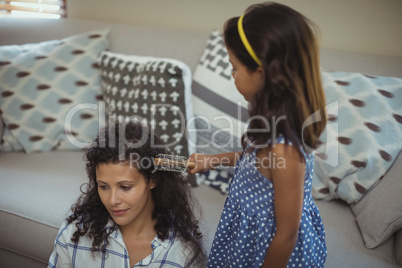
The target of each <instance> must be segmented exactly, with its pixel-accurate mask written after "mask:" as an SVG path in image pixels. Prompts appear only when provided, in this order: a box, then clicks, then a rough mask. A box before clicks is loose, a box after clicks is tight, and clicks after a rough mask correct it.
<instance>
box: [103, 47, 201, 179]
mask: <svg viewBox="0 0 402 268" xmlns="http://www.w3.org/2000/svg"><path fill="white" fill-rule="evenodd" d="M98 65H99V66H100V70H101V77H102V91H103V96H104V100H105V105H106V111H107V113H108V121H115V120H116V119H117V120H118V121H120V122H121V121H125V120H130V119H131V120H134V121H139V122H143V123H145V124H147V125H148V126H149V127H150V129H151V130H153V131H154V132H155V134H157V135H158V136H159V137H160V138H161V139H162V140H163V142H164V143H165V144H166V145H167V148H168V149H169V150H170V152H171V153H172V154H176V155H183V156H186V157H187V156H189V155H190V154H191V153H193V152H195V149H194V146H193V145H192V144H194V143H195V140H196V136H195V131H191V132H189V131H188V130H187V128H188V127H191V126H192V125H193V124H194V123H191V120H189V119H191V118H192V117H193V107H192V103H191V71H190V69H189V67H188V66H187V65H185V64H184V63H183V62H180V61H177V60H173V59H161V58H153V57H143V56H134V55H133V56H128V55H122V54H117V53H112V52H106V51H105V52H102V53H101V55H100V56H99V58H98ZM191 128H192V129H194V127H191ZM187 137H188V139H187ZM188 179H189V182H190V183H191V184H192V185H193V186H194V185H196V179H195V176H194V175H188Z"/></svg>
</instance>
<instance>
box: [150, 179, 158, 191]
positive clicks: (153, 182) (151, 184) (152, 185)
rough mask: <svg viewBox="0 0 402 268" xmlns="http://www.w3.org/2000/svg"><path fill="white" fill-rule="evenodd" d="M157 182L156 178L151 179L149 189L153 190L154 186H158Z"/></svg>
mask: <svg viewBox="0 0 402 268" xmlns="http://www.w3.org/2000/svg"><path fill="white" fill-rule="evenodd" d="M156 185H157V184H156V182H155V181H154V180H151V181H150V182H149V189H150V190H152V189H153V188H155V187H156Z"/></svg>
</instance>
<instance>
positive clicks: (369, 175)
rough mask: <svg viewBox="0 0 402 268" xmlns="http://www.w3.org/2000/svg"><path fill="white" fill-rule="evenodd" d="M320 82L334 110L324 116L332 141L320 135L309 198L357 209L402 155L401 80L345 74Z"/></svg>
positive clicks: (327, 76)
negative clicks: (339, 202) (357, 205)
mask: <svg viewBox="0 0 402 268" xmlns="http://www.w3.org/2000/svg"><path fill="white" fill-rule="evenodd" d="M322 78H323V84H324V90H325V96H326V101H327V105H333V104H335V106H336V109H334V110H336V113H337V114H335V113H332V112H331V111H328V114H329V122H328V125H327V130H332V135H330V136H333V138H329V139H326V138H325V137H326V135H327V133H326V131H324V133H323V134H322V135H321V140H322V141H323V142H324V143H323V144H322V145H321V146H320V147H319V148H318V151H319V152H321V153H319V154H317V155H316V156H317V157H316V161H315V166H314V178H313V195H314V197H315V198H318V199H326V200H330V199H334V198H340V199H343V200H345V201H346V202H348V203H350V204H352V203H356V202H358V201H359V200H360V199H361V198H362V197H363V196H364V195H365V194H366V193H367V192H368V191H369V190H370V189H371V188H372V187H374V186H375V185H376V183H377V182H378V181H379V179H380V178H381V177H382V176H383V175H384V174H385V173H386V172H387V170H388V169H389V167H390V166H391V165H392V163H393V162H394V160H395V158H396V156H397V155H398V153H399V151H400V150H401V147H402V145H401V137H402V106H401V103H402V79H400V78H391V77H380V76H370V75H364V74H359V73H347V72H323V73H322ZM331 113H332V114H331ZM333 126H335V127H333ZM334 129H335V130H336V132H337V133H334V131H333V130H334ZM331 148H332V149H336V150H332V149H331ZM325 149H326V150H327V153H325ZM334 160H335V161H334ZM333 163H335V164H333Z"/></svg>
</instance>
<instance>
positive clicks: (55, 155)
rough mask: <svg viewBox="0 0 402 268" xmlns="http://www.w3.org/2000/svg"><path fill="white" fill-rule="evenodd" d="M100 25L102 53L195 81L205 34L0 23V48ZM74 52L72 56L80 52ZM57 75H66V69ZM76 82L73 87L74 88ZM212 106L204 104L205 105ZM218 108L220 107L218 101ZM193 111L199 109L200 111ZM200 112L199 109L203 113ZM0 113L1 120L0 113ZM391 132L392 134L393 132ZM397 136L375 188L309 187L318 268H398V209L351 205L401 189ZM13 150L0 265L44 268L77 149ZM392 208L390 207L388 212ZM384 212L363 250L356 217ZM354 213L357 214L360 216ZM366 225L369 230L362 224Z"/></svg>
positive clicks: (214, 190)
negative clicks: (158, 63) (320, 256)
mask: <svg viewBox="0 0 402 268" xmlns="http://www.w3.org/2000/svg"><path fill="white" fill-rule="evenodd" d="M106 28H107V29H108V30H107V31H108V32H107V39H108V44H107V50H108V51H110V52H115V53H121V54H125V55H140V56H141V55H144V56H152V57H161V58H169V59H175V60H178V61H181V62H183V63H185V64H186V65H187V66H188V67H189V70H190V71H191V73H193V74H194V78H196V75H195V72H196V69H197V66H198V65H199V62H200V58H201V57H202V55H203V51H204V50H205V46H206V42H207V40H208V38H209V37H210V33H207V32H197V31H189V30H178V29H169V28H155V27H147V26H139V25H128V24H117V23H110V22H104V21H90V20H78V19H60V20H52V21H49V20H46V19H13V18H1V19H0V36H1V38H0V45H1V46H6V45H21V44H27V43H31V44H33V43H38V42H42V41H48V40H61V39H63V38H66V37H68V36H73V35H78V34H82V33H85V32H90V31H96V30H102V29H106ZM212 30H213V29H211V31H212ZM76 53H77V54H79V53H80V52H76ZM3 56H4V55H2V54H1V50H0V62H2V65H4V60H2V59H1V57H3ZM204 56H205V55H204ZM321 65H322V67H323V69H325V70H329V71H342V72H356V73H365V74H370V75H377V76H384V77H396V78H402V58H396V57H390V56H378V55H368V54H361V53H356V52H346V51H337V50H331V49H324V48H323V49H321ZM222 68H223V67H222ZM64 71H67V72H68V71H69V70H64ZM22 75H23V74H22ZM229 76H230V73H229ZM199 77H200V76H198V78H199ZM0 84H3V81H1V80H0ZM78 84H79V85H80V83H78ZM194 90H195V89H194ZM7 92H8V91H7ZM400 92H401V88H399V93H398V94H399V95H398V96H399V101H400V100H401V98H400ZM10 94H12V93H4V91H3V93H2V96H1V97H2V98H3V99H5V98H6V97H7V95H10ZM71 94H75V93H71ZM77 94H78V93H77ZM99 94H100V93H99ZM197 94H198V93H197ZM394 95H395V94H394ZM40 101H41V100H40V99H35V97H32V98H31V102H32V103H38V105H39V102H40ZM213 101H214V100H211V103H212V102H213ZM40 105H42V106H46V105H47V104H46V103H44V102H41V104H40ZM220 105H222V106H224V105H225V102H222V103H221V104H220ZM24 107H26V106H24ZM1 108H2V109H3V108H5V107H1ZM219 108H224V107H219ZM197 109H200V107H198V108H197ZM201 109H203V108H202V107H201ZM204 109H205V110H207V109H208V108H204ZM395 109H399V111H400V110H401V102H399V107H396V108H395ZM2 116H4V117H5V116H6V114H5V112H4V111H2ZM32 120H33V119H32ZM0 128H1V132H0V133H1V135H3V134H4V132H5V131H6V130H7V129H5V126H4V123H3V122H2V123H1V124H0ZM4 135H5V134H4ZM397 135H400V134H398V133H397ZM31 138H32V137H31ZM401 138H402V137H401V136H399V137H398V136H397V137H396V138H394V140H395V142H396V143H397V146H396V148H397V150H395V152H394V153H393V154H392V155H391V156H390V157H391V158H392V160H393V161H388V162H392V163H389V165H388V167H387V168H385V169H384V170H383V171H382V173H383V174H382V176H381V179H375V180H374V181H375V183H374V184H372V185H370V187H368V186H366V187H363V188H364V191H361V196H360V197H359V199H355V200H354V201H352V202H348V201H345V199H342V198H341V195H336V196H335V197H334V198H328V195H326V196H325V195H324V193H326V194H328V193H331V192H332V191H336V190H333V189H332V188H333V184H331V183H333V182H334V179H333V177H331V176H330V178H332V181H330V182H329V183H328V182H327V183H328V185H327V188H325V187H323V186H322V185H323V184H324V182H322V181H321V182H320V186H317V187H318V188H317V189H318V190H319V189H320V188H319V187H321V189H326V190H327V192H325V190H324V191H321V192H320V191H318V192H317V195H316V196H317V199H316V201H315V202H316V204H317V206H318V208H319V210H320V213H321V216H322V218H323V222H324V227H325V231H326V242H327V248H328V257H327V261H326V265H325V267H328V268H338V267H353V268H355V267H364V268H367V267H372V268H377V267H398V265H397V262H399V264H401V255H402V243H401V237H402V234H401V231H399V232H398V230H399V229H400V228H401V227H400V225H398V222H401V221H402V220H401V217H402V212H401V210H399V215H397V213H395V212H394V210H393V209H396V210H398V209H400V205H399V204H398V202H394V203H392V204H391V205H390V206H387V207H386V208H385V209H381V208H380V212H378V213H377V212H376V210H375V209H373V210H371V211H370V212H365V208H364V207H363V205H360V206H361V207H359V204H362V202H363V201H364V200H365V199H367V198H369V197H370V195H374V194H375V191H386V190H385V189H384V190H383V189H382V188H386V189H400V188H398V187H400V186H399V185H400V184H402V183H401V181H400V174H401V172H402V170H401V167H402V160H401V157H399V158H397V155H398V152H399V151H400V149H401ZM37 139H38V138H37ZM31 140H32V139H31ZM33 140H35V139H33ZM49 142H51V141H49ZM398 146H399V147H398ZM366 147H367V144H366ZM398 148H399V149H398ZM14 149H15V150H11V151H10V150H9V151H7V152H5V150H4V151H3V152H1V153H0V181H1V187H0V266H1V267H4V268H12V267H18V268H20V267H30V268H36V267H46V265H47V261H48V258H49V256H50V254H51V252H52V250H53V244H54V240H55V237H56V234H57V231H58V229H59V227H60V226H61V224H62V222H63V220H64V219H65V217H66V215H67V213H68V211H69V209H70V207H71V205H72V203H73V202H74V201H75V200H76V199H77V198H78V196H79V194H80V186H81V185H82V184H83V183H85V182H86V180H87V179H86V173H85V163H84V161H83V151H82V149H79V148H77V149H74V148H69V147H65V148H60V149H57V150H54V149H49V148H47V149H46V150H44V151H40V152H39V151H35V148H31V149H32V151H29V152H26V150H23V149H21V148H20V149H18V148H14ZM319 168H322V166H320V167H319ZM377 169H378V168H377ZM321 173H322V170H321ZM222 174H230V172H229V171H227V172H226V171H222ZM222 174H221V175H222ZM209 175H210V177H209V178H208V174H207V175H203V176H199V177H198V178H197V180H196V182H195V183H193V187H192V188H191V189H192V191H193V194H194V196H195V198H196V200H197V201H198V202H199V204H200V210H201V212H200V222H201V226H202V231H203V235H204V239H205V241H204V242H205V247H206V250H207V251H209V249H210V247H211V244H212V240H213V235H214V232H215V230H216V227H217V224H218V221H219V217H220V214H221V212H222V208H223V204H224V201H225V198H226V194H225V193H226V191H225V190H227V188H222V187H223V186H222V185H224V184H223V183H221V184H219V182H217V180H216V177H214V178H211V176H216V174H215V175H214V174H212V173H210V174H209ZM218 175H219V174H218ZM222 176H223V175H222ZM387 176H394V177H393V179H394V178H398V177H399V184H398V185H397V186H395V185H396V184H395V185H392V186H387V185H385V183H386V182H387V183H388V181H391V179H389V180H388V178H387V181H386V180H385V177H387ZM223 177H224V176H223ZM229 177H230V175H229ZM226 183H227V181H226ZM383 185H384V186H383ZM331 187H332V188H331ZM381 187H382V188H381ZM387 187H389V188H387ZM359 189H361V188H359ZM320 193H321V195H320ZM389 195H393V196H392V200H397V201H398V200H399V203H401V204H402V199H401V195H400V194H399V195H398V194H392V193H390V194H389ZM387 198H388V197H387V196H385V197H380V198H377V199H378V200H377V202H378V203H379V204H382V202H388V201H387V200H385V199H387ZM371 202H374V201H371ZM378 203H377V204H378ZM392 206H394V207H395V208H391V207H392ZM388 209H389V210H390V213H391V214H392V215H393V216H395V217H397V219H396V220H394V221H393V222H392V226H391V227H390V228H391V229H392V230H391V231H390V229H389V228H388V229H387V230H388V233H387V237H386V239H384V240H385V241H382V242H381V243H377V244H376V245H375V246H371V248H368V247H367V241H366V240H364V236H363V232H364V231H362V230H363V229H362V228H363V224H364V222H365V221H367V215H366V216H365V217H366V218H364V217H363V216H362V215H363V214H364V213H366V214H367V213H369V214H370V215H371V216H372V217H373V218H376V221H380V222H381V220H384V221H385V219H383V218H382V217H383V216H381V215H382V214H381V212H383V213H385V212H387V210H388ZM359 215H361V217H360V218H359ZM362 217H363V218H362ZM370 222H371V220H368V223H370ZM399 224H400V223H399ZM369 228H371V227H370V225H369ZM397 237H399V238H397Z"/></svg>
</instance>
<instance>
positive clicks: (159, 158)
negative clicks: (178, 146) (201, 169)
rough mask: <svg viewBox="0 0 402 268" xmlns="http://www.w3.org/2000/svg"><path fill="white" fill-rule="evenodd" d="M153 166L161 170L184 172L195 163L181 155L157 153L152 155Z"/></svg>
mask: <svg viewBox="0 0 402 268" xmlns="http://www.w3.org/2000/svg"><path fill="white" fill-rule="evenodd" d="M154 167H155V169H156V170H161V171H174V172H185V171H187V169H189V168H190V169H192V168H194V167H195V163H194V162H191V161H187V158H186V157H184V156H181V155H171V154H158V155H156V156H155V157H154Z"/></svg>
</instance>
